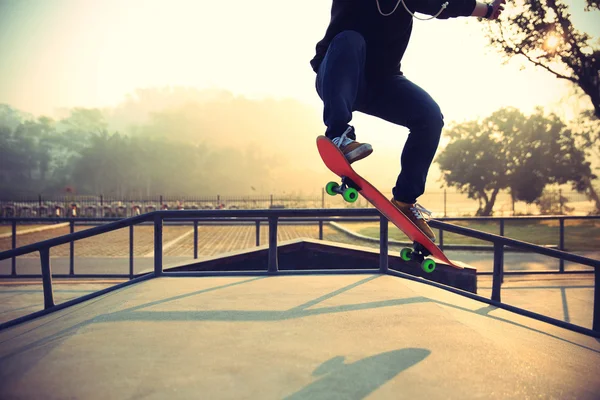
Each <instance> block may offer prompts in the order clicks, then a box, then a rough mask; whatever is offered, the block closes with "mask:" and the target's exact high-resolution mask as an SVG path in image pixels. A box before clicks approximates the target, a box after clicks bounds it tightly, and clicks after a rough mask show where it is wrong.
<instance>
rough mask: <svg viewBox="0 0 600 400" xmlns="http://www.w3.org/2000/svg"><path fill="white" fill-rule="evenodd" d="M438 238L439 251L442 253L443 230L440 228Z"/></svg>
mask: <svg viewBox="0 0 600 400" xmlns="http://www.w3.org/2000/svg"><path fill="white" fill-rule="evenodd" d="M439 237H440V245H439V246H440V250H442V251H444V230H443V229H442V228H440V230H439Z"/></svg>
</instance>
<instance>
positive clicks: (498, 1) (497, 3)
mask: <svg viewBox="0 0 600 400" xmlns="http://www.w3.org/2000/svg"><path fill="white" fill-rule="evenodd" d="M505 3H506V0H494V2H493V3H492V7H494V11H492V15H490V19H498V17H500V14H502V11H503V10H504V4H505Z"/></svg>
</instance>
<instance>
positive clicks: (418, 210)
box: [410, 203, 432, 221]
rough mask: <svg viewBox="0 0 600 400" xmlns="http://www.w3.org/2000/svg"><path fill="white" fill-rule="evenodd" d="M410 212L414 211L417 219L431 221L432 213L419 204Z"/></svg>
mask: <svg viewBox="0 0 600 400" xmlns="http://www.w3.org/2000/svg"><path fill="white" fill-rule="evenodd" d="M410 211H412V213H413V214H414V216H415V217H416V218H417V219H423V220H425V221H429V220H430V219H431V214H432V212H431V211H429V210H428V209H426V208H425V207H423V206H422V205H420V204H419V203H415V205H414V206H412V207H411V208H410Z"/></svg>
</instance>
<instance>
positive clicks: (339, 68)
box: [310, 0, 506, 240]
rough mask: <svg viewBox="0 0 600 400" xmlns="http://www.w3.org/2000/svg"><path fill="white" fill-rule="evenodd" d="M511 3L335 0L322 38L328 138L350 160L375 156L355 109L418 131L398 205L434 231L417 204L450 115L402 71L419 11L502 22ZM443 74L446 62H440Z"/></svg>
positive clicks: (319, 68)
mask: <svg viewBox="0 0 600 400" xmlns="http://www.w3.org/2000/svg"><path fill="white" fill-rule="evenodd" d="M505 2H506V0H494V2H493V3H491V4H486V3H481V2H478V1H475V0H447V1H446V0H333V4H332V8H331V20H330V22H329V27H328V28H327V31H326V33H325V37H324V38H323V39H322V40H321V41H320V42H319V43H317V46H316V55H315V57H314V58H313V59H312V60H311V62H310V63H311V66H312V67H313V70H314V71H315V72H316V73H317V78H316V89H317V92H318V94H319V96H320V97H321V99H322V100H323V103H324V111H323V121H324V123H325V126H326V127H327V130H326V132H325V136H327V137H328V138H329V139H331V140H332V141H333V142H334V143H335V144H336V145H337V146H338V147H339V148H340V149H341V150H342V152H343V153H344V155H345V156H346V158H347V159H348V161H349V162H350V163H352V162H354V161H357V160H360V159H363V158H365V157H367V156H368V155H369V154H371V153H372V151H373V149H372V147H371V145H370V144H367V143H360V142H358V141H356V134H355V131H354V128H353V127H352V126H350V125H349V122H350V120H351V119H352V112H353V111H360V112H363V113H365V114H369V115H373V116H376V117H379V118H382V119H384V120H386V121H389V122H392V123H394V124H397V125H402V126H405V127H407V128H408V129H409V130H410V133H409V135H408V139H407V141H406V145H405V146H404V149H403V151H402V156H401V171H400V175H399V176H398V179H397V181H396V185H395V187H394V188H393V189H392V194H393V198H392V203H393V204H394V205H395V206H396V207H397V208H399V209H400V211H402V212H403V213H404V214H405V215H406V216H408V217H409V218H410V219H411V220H412V221H413V222H414V223H415V224H416V225H417V226H418V227H419V229H421V230H422V231H423V232H424V233H425V234H426V235H427V236H429V237H430V238H431V239H432V240H435V234H434V233H433V231H432V230H431V228H430V227H429V225H428V224H427V222H426V220H425V219H426V218H427V217H429V215H431V213H430V212H429V211H427V210H426V209H424V208H423V207H421V206H420V205H419V204H417V198H418V197H419V196H420V195H422V194H423V193H424V191H425V181H426V179H427V172H428V171H429V167H430V166H431V163H432V161H433V157H434V155H435V152H436V150H437V146H438V143H439V140H440V135H441V132H442V127H443V125H444V121H443V116H442V113H441V111H440V108H439V106H438V105H437V103H436V102H435V101H434V100H433V99H432V98H431V97H430V96H429V94H427V92H425V91H424V90H423V89H421V88H420V87H419V86H417V85H415V84H414V83H412V82H411V81H409V80H408V79H407V78H406V77H405V76H404V75H403V74H402V72H401V71H400V61H401V60H402V56H403V54H404V52H405V50H406V47H407V45H408V41H409V38H410V33H411V30H412V23H413V20H412V19H413V17H415V18H418V17H416V16H415V15H414V14H413V13H414V12H419V13H423V14H427V15H430V16H431V18H439V19H446V18H454V17H459V16H474V17H483V18H488V19H496V18H498V16H499V15H500V13H501V12H502V10H503V9H504V6H503V4H504V3H505ZM440 73H443V67H440Z"/></svg>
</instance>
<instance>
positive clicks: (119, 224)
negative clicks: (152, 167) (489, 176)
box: [0, 209, 600, 336]
mask: <svg viewBox="0 0 600 400" xmlns="http://www.w3.org/2000/svg"><path fill="white" fill-rule="evenodd" d="M339 217H346V218H352V217H354V218H356V217H377V218H378V219H379V222H380V265H379V270H378V271H379V272H380V273H388V272H389V271H388V257H387V255H388V220H387V219H386V218H385V217H383V216H382V215H381V214H380V213H379V211H378V210H376V209H295V210H294V209H280V210H181V211H155V212H152V213H148V214H143V215H140V216H136V217H131V218H127V219H121V220H117V221H113V222H110V223H107V224H104V225H101V226H97V227H94V228H90V229H86V230H83V231H79V232H73V225H71V233H70V234H68V235H64V236H60V237H57V238H53V239H49V240H45V241H41V242H38V243H34V244H29V245H26V246H22V247H19V248H16V249H13V250H8V251H4V252H1V253H0V261H2V260H6V259H14V258H15V257H18V256H21V255H25V254H29V253H32V252H36V251H39V253H40V262H41V270H42V283H43V288H44V307H45V309H53V310H56V309H58V308H64V307H66V306H68V305H72V304H76V303H75V301H77V302H80V301H84V300H87V299H88V298H91V297H90V296H92V297H95V296H94V295H96V294H95V293H94V294H91V295H87V296H83V297H82V298H80V299H76V300H72V301H69V302H66V303H63V304H61V305H58V306H57V305H55V303H54V297H53V287H52V272H51V265H50V249H51V248H52V247H56V246H60V245H64V244H67V243H71V246H73V245H72V243H74V242H75V241H77V240H81V239H86V238H90V237H93V236H97V235H100V234H103V233H108V232H112V231H115V230H118V229H122V228H130V246H131V243H133V233H132V232H133V226H135V225H139V224H144V223H152V224H153V225H154V271H153V273H151V274H148V276H146V277H138V278H137V279H134V280H133V281H131V282H134V281H138V279H141V278H143V279H148V277H152V276H154V277H158V276H165V275H173V276H179V275H181V274H183V275H185V273H169V272H164V271H163V247H162V246H163V224H164V223H165V221H179V222H182V221H194V226H195V229H197V223H198V221H199V220H202V221H203V222H207V221H215V222H217V221H218V222H221V223H222V222H232V223H233V222H235V223H239V222H248V221H255V223H257V229H259V227H260V223H261V222H267V223H268V225H269V246H268V260H267V271H265V272H264V273H268V274H274V273H281V272H280V271H279V266H278V258H277V227H278V224H279V222H280V221H281V220H286V221H296V222H306V221H313V222H314V221H320V235H321V237H322V222H323V221H325V220H338V221H339V220H340V219H339ZM537 218H543V217H537ZM562 218H564V219H567V218H569V217H562ZM579 218H581V217H579ZM11 222H12V223H13V232H14V223H15V221H14V220H12V221H11ZM430 225H431V226H432V227H433V228H435V229H440V232H441V231H446V232H451V233H455V234H459V235H463V236H468V237H471V238H476V239H480V240H483V241H488V242H491V243H492V244H493V249H494V250H493V251H494V265H493V282H492V294H491V299H489V300H487V299H486V298H483V297H481V296H478V295H473V294H471V293H468V292H464V291H460V290H458V289H450V288H447V287H444V288H446V289H448V290H452V291H454V292H457V293H460V294H462V295H464V296H467V297H471V298H475V299H477V300H481V301H487V302H488V303H490V304H493V305H495V306H498V307H501V308H506V309H509V310H511V311H513V312H518V313H521V314H523V315H527V316H530V317H534V318H537V319H540V320H543V321H545V322H549V323H553V324H555V325H558V326H562V327H565V328H567V329H571V330H574V331H577V332H581V333H585V334H588V335H594V336H600V292H599V291H598V290H597V289H598V287H600V261H598V260H594V259H591V258H587V257H582V256H579V255H575V254H571V253H567V252H564V251H561V250H555V249H551V248H547V247H543V246H538V245H534V244H531V243H526V242H522V241H518V240H514V239H510V238H507V237H504V236H500V235H495V234H490V233H485V232H481V231H477V230H474V229H470V228H465V227H461V226H457V225H453V224H450V223H448V222H443V221H431V222H430ZM15 237H16V236H13V240H14V238H15ZM257 241H258V234H257ZM195 242H197V230H196V234H195ZM506 247H511V248H515V249H521V250H526V251H530V252H533V253H537V254H542V255H545V256H548V257H552V258H556V259H559V260H564V261H571V262H574V263H578V264H581V265H586V266H589V267H592V268H594V277H595V278H594V279H595V291H594V308H593V326H592V330H589V329H587V328H585V327H581V326H578V325H574V324H570V323H567V322H564V321H560V320H556V319H553V318H550V317H546V316H543V315H540V314H536V313H532V312H530V311H527V310H522V309H519V308H516V307H513V306H508V305H506V304H503V303H501V289H502V281H503V276H504V251H505V248H506ZM130 249H131V247H130ZM195 256H197V250H196V251H195ZM131 257H132V256H131V254H130V263H131V264H130V274H129V277H130V278H133V277H134V274H133V269H132V267H131V266H132V265H133V264H132V259H131ZM71 261H72V252H71ZM372 271H373V270H371V272H372ZM338 272H340V271H338ZM355 272H356V271H355ZM257 273H258V274H260V273H261V272H260V271H254V272H251V274H257ZM230 274H232V275H233V274H236V273H230ZM237 274H239V273H237ZM394 274H395V275H398V274H399V273H396V272H395V273H394ZM401 275H402V276H407V277H408V275H406V274H401ZM410 279H415V278H410ZM430 284H433V283H430ZM122 285H123V284H122ZM122 285H117V287H121V286H122ZM434 285H435V286H440V287H443V285H439V284H434ZM98 293H100V294H103V293H105V291H100V292H98ZM98 295H99V294H98ZM36 315H37V313H34V314H31V316H36ZM15 321H17V320H15ZM5 325H6V324H2V325H0V327H2V326H5Z"/></svg>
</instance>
